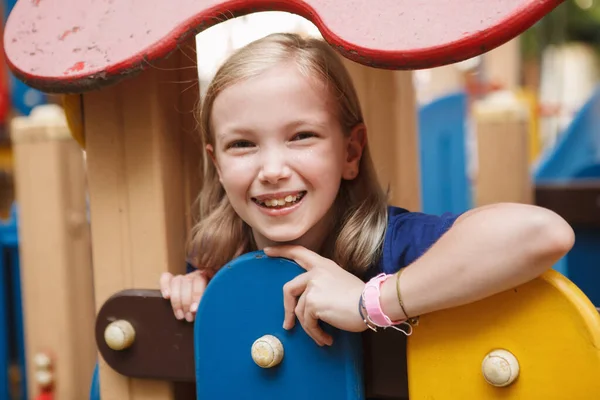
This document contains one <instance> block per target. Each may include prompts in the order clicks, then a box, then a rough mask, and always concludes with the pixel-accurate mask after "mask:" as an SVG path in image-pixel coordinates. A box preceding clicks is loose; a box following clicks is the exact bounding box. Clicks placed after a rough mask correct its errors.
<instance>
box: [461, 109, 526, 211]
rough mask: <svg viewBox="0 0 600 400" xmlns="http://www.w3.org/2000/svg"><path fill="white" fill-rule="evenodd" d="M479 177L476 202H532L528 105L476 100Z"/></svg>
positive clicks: (475, 116) (481, 204) (481, 203)
mask: <svg viewBox="0 0 600 400" xmlns="http://www.w3.org/2000/svg"><path fill="white" fill-rule="evenodd" d="M473 114H474V118H475V130H476V136H477V139H476V140H477V163H478V167H477V179H476V185H475V186H476V190H475V205H476V206H483V205H486V204H491V203H498V202H517V203H531V202H532V201H533V189H532V185H531V176H530V172H529V146H528V141H529V126H528V114H527V109H526V106H525V105H524V104H523V103H521V102H518V101H517V100H514V101H510V102H504V101H495V100H494V99H493V98H489V99H488V100H484V101H481V102H477V103H475V107H474V113H473Z"/></svg>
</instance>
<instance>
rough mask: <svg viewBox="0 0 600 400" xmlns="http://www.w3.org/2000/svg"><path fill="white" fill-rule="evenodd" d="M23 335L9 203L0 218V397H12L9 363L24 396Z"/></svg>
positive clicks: (16, 241)
mask: <svg viewBox="0 0 600 400" xmlns="http://www.w3.org/2000/svg"><path fill="white" fill-rule="evenodd" d="M24 338H25V336H24V333H23V313H22V303H21V276H20V266H19V237H18V233H17V212H16V207H14V206H13V209H12V212H11V216H10V219H9V220H8V221H0V399H11V398H13V397H11V390H10V388H11V381H10V379H9V375H8V372H9V368H10V366H11V365H16V366H17V368H18V369H19V375H20V379H21V382H20V385H19V388H18V390H19V392H20V395H19V397H18V399H23V400H25V399H27V382H26V379H25V373H26V369H25V342H24Z"/></svg>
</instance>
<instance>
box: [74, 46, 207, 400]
mask: <svg viewBox="0 0 600 400" xmlns="http://www.w3.org/2000/svg"><path fill="white" fill-rule="evenodd" d="M193 43H194V42H193V40H192V41H191V42H190V44H189V46H186V47H185V48H184V51H185V53H184V51H182V50H178V51H177V52H175V53H174V54H172V55H171V56H170V57H169V58H168V59H167V60H163V62H161V63H160V64H159V65H156V66H148V68H147V70H145V71H144V72H143V73H141V74H140V75H138V76H137V77H135V78H130V79H127V80H125V81H123V82H121V83H118V84H116V85H113V86H109V87H106V88H104V89H102V90H100V91H95V92H89V93H86V94H85V95H84V116H85V135H86V144H87V145H86V146H87V147H86V150H87V154H88V166H89V174H88V176H89V187H90V201H91V218H92V243H93V249H94V252H93V254H94V266H95V268H94V281H95V298H96V307H97V309H98V308H99V307H101V306H102V304H103V303H104V302H105V301H106V300H107V299H108V297H110V296H111V295H112V294H114V293H116V292H118V291H120V290H123V289H128V288H156V289H157V288H158V279H159V276H160V274H161V273H162V272H164V271H172V272H174V273H181V272H184V270H185V251H184V250H185V248H184V243H185V239H186V235H187V233H188V232H189V222H188V219H189V207H190V204H191V199H192V197H194V196H196V194H197V193H196V191H197V188H198V187H199V184H200V165H201V162H202V158H201V154H202V153H201V152H200V151H199V146H197V145H195V144H194V139H193V138H192V135H195V133H194V130H195V129H194V128H195V123H194V115H193V107H194V105H195V103H196V101H197V98H198V86H197V85H198V84H197V78H198V74H197V72H196V62H195V51H194V50H192V51H190V50H189V49H190V48H192V49H193V48H194V47H193V46H194V44H193ZM186 49H187V50H186ZM190 80H194V82H190ZM186 214H188V215H186ZM165 301H166V300H165ZM173 318H174V317H173ZM183 323H186V322H182V324H183ZM100 385H101V397H102V400H113V399H114V400H141V399H144V400H153V399H170V398H173V390H172V388H171V386H172V385H170V384H168V383H166V382H157V381H149V380H135V379H128V378H126V377H124V376H121V375H119V374H117V373H116V372H114V371H113V370H111V369H110V367H108V366H107V365H106V364H105V363H104V361H101V363H100Z"/></svg>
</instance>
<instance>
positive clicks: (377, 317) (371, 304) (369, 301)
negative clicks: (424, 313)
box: [362, 274, 406, 328]
mask: <svg viewBox="0 0 600 400" xmlns="http://www.w3.org/2000/svg"><path fill="white" fill-rule="evenodd" d="M392 276H394V275H386V274H379V275H377V276H376V277H374V278H373V279H371V280H370V281H369V282H367V284H366V285H365V288H364V290H363V293H362V299H363V303H364V306H365V309H366V310H367V318H368V319H369V320H370V321H371V322H372V323H373V324H374V325H377V326H379V327H381V328H387V327H390V326H394V325H399V324H401V323H403V322H405V321H406V320H405V319H404V320H400V321H392V320H391V319H390V318H389V317H388V316H387V315H385V313H384V312H383V310H382V309H381V303H380V300H379V297H380V295H381V290H380V288H381V285H382V284H383V282H385V281H386V280H387V279H388V278H390V277H392Z"/></svg>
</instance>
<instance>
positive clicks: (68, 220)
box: [11, 106, 96, 399]
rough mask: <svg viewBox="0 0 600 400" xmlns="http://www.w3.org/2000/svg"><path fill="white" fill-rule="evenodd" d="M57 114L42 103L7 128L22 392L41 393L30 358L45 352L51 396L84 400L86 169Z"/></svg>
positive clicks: (87, 349) (87, 364) (87, 374)
mask: <svg viewBox="0 0 600 400" xmlns="http://www.w3.org/2000/svg"><path fill="white" fill-rule="evenodd" d="M44 111H45V112H44ZM48 111H54V113H49V112H48ZM59 112H62V111H61V110H60V109H59ZM40 114H42V115H40ZM44 115H45V116H44ZM56 115H57V114H56V109H53V108H51V107H48V106H45V107H44V108H38V109H37V110H34V111H33V112H32V115H31V117H18V118H15V119H14V120H13V122H12V126H11V131H12V141H13V144H14V151H15V177H16V179H15V181H16V194H17V200H18V209H19V211H18V215H19V216H18V218H19V253H20V258H21V260H20V261H21V275H22V277H21V278H22V285H23V291H22V293H23V308H24V322H25V332H26V353H27V377H28V391H29V394H30V396H31V397H32V398H33V397H34V396H37V395H38V394H39V389H38V388H37V383H36V376H35V363H34V359H35V356H36V355H37V354H39V353H46V354H47V355H49V356H50V357H51V359H52V366H53V369H54V383H55V391H54V393H55V398H57V399H85V398H87V396H88V393H89V388H90V382H91V377H92V371H93V369H94V365H95V364H96V351H95V349H96V346H95V340H94V315H95V313H94V302H93V296H92V290H93V284H92V263H91V248H90V233H89V225H88V222H87V207H86V198H85V197H86V196H85V168H84V160H83V152H82V151H81V148H80V147H79V145H78V144H77V143H76V142H75V140H73V139H72V138H71V136H70V134H69V131H68V128H67V126H66V121H65V120H64V115H61V114H58V119H57V117H56ZM38 116H39V117H40V118H39V119H38V118H37V117H38Z"/></svg>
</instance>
